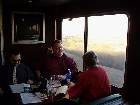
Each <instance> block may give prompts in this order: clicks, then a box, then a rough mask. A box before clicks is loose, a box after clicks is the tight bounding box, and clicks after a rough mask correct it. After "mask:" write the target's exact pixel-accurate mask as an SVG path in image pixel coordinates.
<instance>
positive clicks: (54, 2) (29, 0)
mask: <svg viewBox="0 0 140 105" xmlns="http://www.w3.org/2000/svg"><path fill="white" fill-rule="evenodd" d="M77 1H79V0H3V2H4V4H5V5H9V6H12V5H13V6H17V5H38V6H44V7H45V6H47V7H50V6H61V5H65V4H69V3H72V2H77ZM81 1H83V0H81Z"/></svg>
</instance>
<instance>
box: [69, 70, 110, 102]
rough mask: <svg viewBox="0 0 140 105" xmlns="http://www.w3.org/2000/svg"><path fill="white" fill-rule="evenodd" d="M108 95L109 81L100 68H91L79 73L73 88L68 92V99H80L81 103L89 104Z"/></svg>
mask: <svg viewBox="0 0 140 105" xmlns="http://www.w3.org/2000/svg"><path fill="white" fill-rule="evenodd" d="M110 93H111V88H110V84H109V79H108V77H107V74H106V72H105V70H104V69H103V68H101V67H91V68H89V69H88V70H87V71H85V72H83V73H81V74H80V77H79V80H78V81H77V82H76V84H75V86H73V87H71V88H69V90H68V94H69V97H70V99H75V98H80V101H81V102H82V103H89V102H91V101H94V100H96V99H98V98H101V97H104V96H107V95H109V94H110Z"/></svg>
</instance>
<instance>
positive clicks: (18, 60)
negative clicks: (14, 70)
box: [12, 59, 21, 62]
mask: <svg viewBox="0 0 140 105" xmlns="http://www.w3.org/2000/svg"><path fill="white" fill-rule="evenodd" d="M12 61H13V62H20V61H21V59H17V60H15V59H13V60H12Z"/></svg>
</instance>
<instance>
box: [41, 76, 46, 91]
mask: <svg viewBox="0 0 140 105" xmlns="http://www.w3.org/2000/svg"><path fill="white" fill-rule="evenodd" d="M40 82H41V84H40V89H41V90H43V89H46V87H47V79H46V78H45V77H44V76H42V75H41V77H40Z"/></svg>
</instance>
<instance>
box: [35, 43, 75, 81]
mask: <svg viewBox="0 0 140 105" xmlns="http://www.w3.org/2000/svg"><path fill="white" fill-rule="evenodd" d="M51 47H52V52H53V53H52V54H50V55H49V56H47V57H46V58H44V59H43V60H42V61H41V62H40V64H39V65H38V66H37V70H36V73H37V76H38V78H40V74H43V75H44V76H45V77H46V78H48V79H49V77H50V76H51V75H65V74H66V73H67V72H68V69H70V70H71V72H72V75H74V74H75V73H77V72H78V69H77V66H76V63H75V61H74V60H73V59H72V58H70V57H68V56H67V55H66V54H65V53H64V48H63V45H62V42H61V41H60V40H54V41H53V42H52V45H51ZM62 78H63V76H62Z"/></svg>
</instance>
